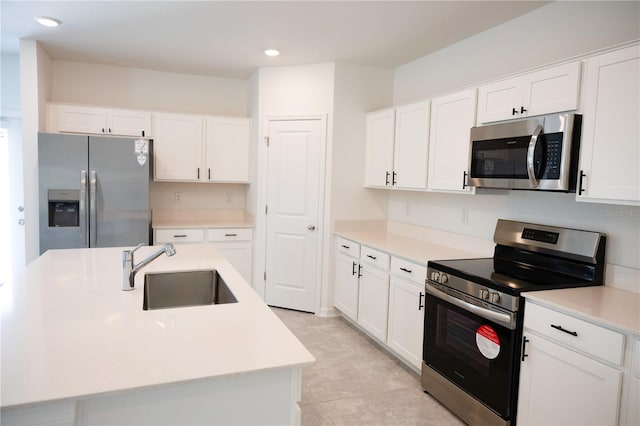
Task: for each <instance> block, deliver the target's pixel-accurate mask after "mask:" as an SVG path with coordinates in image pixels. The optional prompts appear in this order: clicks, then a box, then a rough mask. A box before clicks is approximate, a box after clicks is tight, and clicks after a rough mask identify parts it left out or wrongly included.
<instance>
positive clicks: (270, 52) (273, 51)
mask: <svg viewBox="0 0 640 426" xmlns="http://www.w3.org/2000/svg"><path fill="white" fill-rule="evenodd" d="M264 54H265V55H267V56H278V55H279V54H280V52H279V51H277V50H276V49H267V50H265V51H264Z"/></svg>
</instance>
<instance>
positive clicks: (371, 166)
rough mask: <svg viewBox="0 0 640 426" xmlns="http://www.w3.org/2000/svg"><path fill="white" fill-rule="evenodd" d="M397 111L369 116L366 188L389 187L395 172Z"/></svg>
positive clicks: (381, 112) (392, 110) (387, 111)
mask: <svg viewBox="0 0 640 426" xmlns="http://www.w3.org/2000/svg"><path fill="white" fill-rule="evenodd" d="M394 132H395V110H394V109H393V108H389V109H385V110H382V111H376V112H371V113H369V114H367V136H366V137H367V153H366V156H367V157H366V171H365V186H370V187H378V188H380V187H382V188H384V187H388V186H389V185H390V184H391V172H393V141H394Z"/></svg>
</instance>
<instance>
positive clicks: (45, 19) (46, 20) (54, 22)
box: [34, 16, 62, 27]
mask: <svg viewBox="0 0 640 426" xmlns="http://www.w3.org/2000/svg"><path fill="white" fill-rule="evenodd" d="M34 19H35V20H36V21H38V23H39V24H40V25H44V26H45V27H57V26H58V25H61V24H62V21H61V20H59V19H56V18H51V17H49V16H36V17H35V18H34Z"/></svg>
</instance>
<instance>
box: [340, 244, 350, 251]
mask: <svg viewBox="0 0 640 426" xmlns="http://www.w3.org/2000/svg"><path fill="white" fill-rule="evenodd" d="M342 247H343V248H346V249H347V250H349V249H350V248H351V247H349V246H345V245H344V244H342Z"/></svg>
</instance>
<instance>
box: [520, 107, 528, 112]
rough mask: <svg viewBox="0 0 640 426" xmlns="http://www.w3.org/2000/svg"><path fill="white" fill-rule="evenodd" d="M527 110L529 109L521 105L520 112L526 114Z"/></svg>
mask: <svg viewBox="0 0 640 426" xmlns="http://www.w3.org/2000/svg"><path fill="white" fill-rule="evenodd" d="M525 112H527V109H526V108H525V107H523V106H521V107H520V114H524V113H525Z"/></svg>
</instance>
